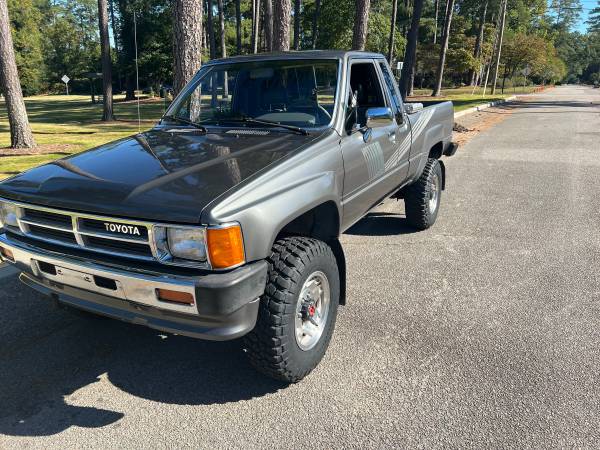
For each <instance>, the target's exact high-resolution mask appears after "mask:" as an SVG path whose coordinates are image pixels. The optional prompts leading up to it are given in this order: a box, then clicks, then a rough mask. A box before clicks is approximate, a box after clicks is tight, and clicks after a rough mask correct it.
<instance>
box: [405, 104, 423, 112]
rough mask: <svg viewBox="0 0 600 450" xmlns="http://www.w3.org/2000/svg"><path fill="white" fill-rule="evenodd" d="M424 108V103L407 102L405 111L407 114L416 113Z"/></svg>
mask: <svg viewBox="0 0 600 450" xmlns="http://www.w3.org/2000/svg"><path fill="white" fill-rule="evenodd" d="M422 110H423V103H405V104H404V111H406V114H414V113H416V112H419V111H422Z"/></svg>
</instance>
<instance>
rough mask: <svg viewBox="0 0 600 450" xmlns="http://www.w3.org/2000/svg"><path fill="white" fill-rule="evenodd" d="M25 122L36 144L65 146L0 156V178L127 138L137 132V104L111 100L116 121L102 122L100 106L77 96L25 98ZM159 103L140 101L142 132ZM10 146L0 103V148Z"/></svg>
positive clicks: (158, 111)
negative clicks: (40, 152) (40, 151)
mask: <svg viewBox="0 0 600 450" xmlns="http://www.w3.org/2000/svg"><path fill="white" fill-rule="evenodd" d="M25 105H26V108H27V113H28V115H29V121H30V123H31V128H32V130H33V135H34V138H35V141H36V143H37V144H38V145H41V146H48V145H53V144H62V145H64V144H67V146H66V147H65V148H64V149H63V148H60V149H58V150H57V151H58V153H50V154H41V155H23V156H4V157H0V178H6V177H7V176H10V175H14V174H17V173H19V172H22V171H23V170H26V169H29V168H30V167H34V166H37V165H40V164H43V163H45V162H48V161H50V160H52V159H56V158H60V157H63V156H65V154H71V153H77V152H81V151H83V150H86V149H89V148H92V147H95V146H98V145H101V144H104V143H106V142H110V141H114V140H115V139H120V138H123V137H126V136H130V135H132V134H134V133H137V131H138V123H137V103H136V102H123V101H122V96H121V97H119V96H116V97H115V103H114V110H115V116H116V117H117V119H118V120H117V121H115V122H110V123H103V122H102V121H100V118H101V117H102V105H101V104H92V103H91V101H90V98H89V97H87V96H81V95H69V96H66V95H48V96H36V97H28V98H26V99H25ZM163 110H164V104H163V102H162V101H161V100H159V99H156V100H142V101H141V102H140V116H141V118H142V124H141V126H142V129H147V128H150V127H151V126H152V125H153V124H154V123H155V122H156V121H157V120H158V119H159V118H160V117H161V116H162V114H163ZM9 145H10V133H9V126H8V119H7V116H6V108H5V106H4V102H3V101H2V102H0V147H7V146H9Z"/></svg>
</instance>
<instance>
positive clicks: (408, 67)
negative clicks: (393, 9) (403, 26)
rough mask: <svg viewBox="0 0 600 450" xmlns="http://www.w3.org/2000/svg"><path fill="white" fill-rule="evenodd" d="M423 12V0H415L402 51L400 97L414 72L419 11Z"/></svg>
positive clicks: (408, 89) (408, 88)
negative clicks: (404, 46) (402, 63)
mask: <svg viewBox="0 0 600 450" xmlns="http://www.w3.org/2000/svg"><path fill="white" fill-rule="evenodd" d="M422 12H423V0H415V3H414V6H413V15H412V19H411V21H410V30H409V31H408V36H407V40H406V51H405V52H404V65H403V66H402V74H401V76H400V93H401V94H402V98H406V94H407V93H408V92H409V91H410V78H411V76H412V74H413V72H414V66H415V62H416V60H417V42H418V40H419V24H420V22H421V13H422Z"/></svg>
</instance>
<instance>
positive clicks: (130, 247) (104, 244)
mask: <svg viewBox="0 0 600 450" xmlns="http://www.w3.org/2000/svg"><path fill="white" fill-rule="evenodd" d="M85 241H86V244H87V245H88V246H89V247H93V248H97V249H103V250H108V251H111V252H119V253H122V252H125V253H128V254H132V255H139V256H145V257H147V258H151V257H152V251H151V250H150V247H149V246H148V244H138V243H134V242H123V241H113V240H112V239H105V238H99V237H94V236H87V237H86V238H85Z"/></svg>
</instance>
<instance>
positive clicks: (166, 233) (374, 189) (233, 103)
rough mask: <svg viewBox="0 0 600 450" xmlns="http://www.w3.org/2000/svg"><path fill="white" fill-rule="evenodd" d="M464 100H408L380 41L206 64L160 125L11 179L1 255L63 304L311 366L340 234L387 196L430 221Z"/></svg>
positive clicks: (283, 374) (1, 206) (273, 370)
mask: <svg viewBox="0 0 600 450" xmlns="http://www.w3.org/2000/svg"><path fill="white" fill-rule="evenodd" d="M452 126H453V109H452V104H451V103H450V102H444V103H439V104H436V105H433V106H429V107H426V108H423V106H422V105H419V104H405V103H403V101H402V98H401V96H400V94H399V91H398V87H397V86H396V82H395V80H394V77H393V75H392V71H391V69H390V67H389V65H388V64H387V62H386V60H385V59H384V57H383V56H382V55H380V54H375V53H366V52H345V51H310V52H289V53H278V54H262V55H254V56H241V57H235V58H229V59H222V60H216V61H211V62H210V63H208V64H205V65H204V66H203V67H202V68H201V70H200V71H199V72H198V73H197V74H196V75H195V76H194V78H193V79H192V80H191V81H190V82H189V84H188V85H187V86H186V87H185V88H184V89H183V90H182V92H181V93H180V94H179V95H178V96H177V97H176V98H175V99H174V101H173V103H172V104H171V106H170V107H169V108H168V110H167V111H166V114H165V115H164V117H162V119H161V120H160V122H159V123H158V124H157V125H156V126H155V127H154V128H152V129H151V130H149V131H146V132H143V133H140V134H137V135H135V136H132V137H129V138H126V139H122V140H119V141H116V142H111V143H109V144H105V145H102V146H100V147H97V148H95V149H92V150H89V151H86V152H83V153H80V154H77V155H73V156H69V157H67V158H64V159H59V160H56V161H53V162H51V163H48V164H45V165H43V166H40V167H37V168H34V169H32V170H29V171H27V172H24V173H22V174H19V175H17V176H14V177H12V178H9V179H7V180H5V181H3V182H2V183H0V227H2V231H0V255H1V259H2V260H3V261H7V262H9V263H12V264H14V265H16V266H17V267H18V268H19V269H20V271H21V275H20V278H21V280H22V281H23V282H24V283H25V284H26V285H28V286H30V287H32V288H34V289H36V290H38V291H40V292H42V293H44V294H47V295H48V296H49V297H50V299H51V300H52V301H54V302H56V304H58V305H63V306H70V307H74V308H77V309H80V310H84V311H87V312H91V313H95V314H100V315H104V316H109V317H113V318H117V319H121V320H125V321H129V322H132V323H136V324H142V325H146V326H148V327H152V328H155V329H158V330H163V331H167V332H172V333H177V334H181V335H186V336H191V337H195V338H201V339H212V340H226V339H234V338H239V337H242V336H243V337H244V340H243V345H244V348H245V350H246V353H247V354H248V356H249V359H250V362H251V364H253V365H254V366H255V367H256V368H257V369H258V370H260V371H261V372H263V373H265V374H267V375H269V376H272V377H274V378H277V379H280V380H284V381H287V382H296V381H299V380H300V379H302V378H303V377H304V376H306V375H307V374H308V373H309V372H310V371H311V370H312V369H314V368H315V366H316V365H317V364H318V363H319V361H320V360H321V359H322V357H323V355H324V354H325V351H326V349H327V346H328V345H329V342H330V340H331V336H332V333H333V329H334V326H335V321H336V315H337V311H338V307H339V305H345V304H346V302H347V301H348V302H350V301H351V300H350V299H347V298H346V270H345V258H344V252H343V249H342V246H341V245H340V243H339V240H338V238H339V236H340V234H341V233H343V232H344V230H346V229H348V228H349V227H350V226H351V225H353V224H354V223H356V222H357V221H359V220H360V219H361V218H362V217H363V216H365V214H367V213H368V212H369V210H371V209H372V208H374V207H376V206H377V205H379V204H380V203H381V202H382V201H383V200H385V199H386V198H388V197H395V198H398V199H403V200H404V204H405V210H406V219H407V222H408V223H409V224H411V225H412V226H414V227H415V228H416V229H426V228H428V227H430V226H431V225H433V223H434V222H435V220H436V217H437V215H438V212H439V208H440V200H441V195H442V190H443V189H444V185H445V169H444V164H443V163H442V161H441V158H442V156H443V155H446V156H451V155H452V154H454V152H455V151H456V147H457V146H456V144H453V143H452V142H451V137H452Z"/></svg>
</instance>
